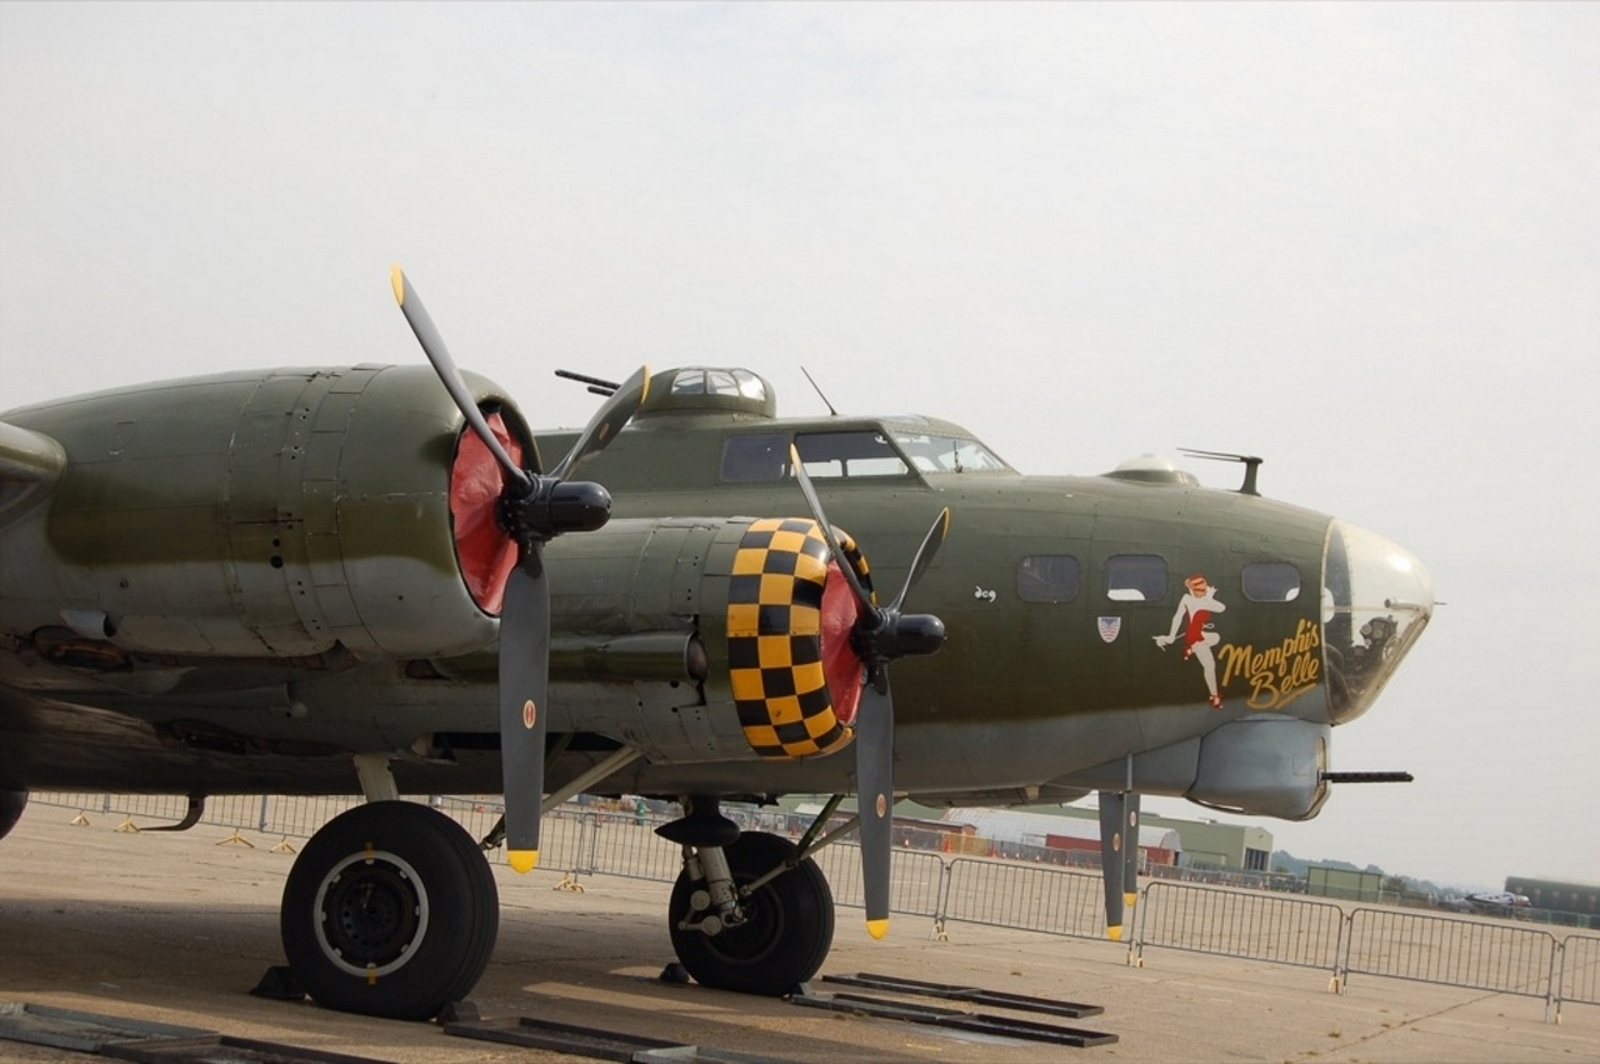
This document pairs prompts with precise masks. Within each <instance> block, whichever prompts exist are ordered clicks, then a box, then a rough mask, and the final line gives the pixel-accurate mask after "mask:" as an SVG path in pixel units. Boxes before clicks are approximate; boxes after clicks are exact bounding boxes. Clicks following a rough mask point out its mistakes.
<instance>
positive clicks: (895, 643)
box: [872, 613, 944, 661]
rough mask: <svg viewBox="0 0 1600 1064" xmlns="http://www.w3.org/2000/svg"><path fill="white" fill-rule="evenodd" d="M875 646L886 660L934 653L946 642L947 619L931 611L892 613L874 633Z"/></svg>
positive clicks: (877, 654) (880, 656)
mask: <svg viewBox="0 0 1600 1064" xmlns="http://www.w3.org/2000/svg"><path fill="white" fill-rule="evenodd" d="M872 644H873V650H874V652H875V653H876V656H877V657H878V658H880V659H883V660H885V661H893V660H895V659H896V658H906V657H912V656H914V655H923V654H933V653H936V652H937V651H938V650H939V648H940V647H942V646H944V622H943V621H941V620H940V619H939V618H937V617H935V616H934V615H933V614H931V613H906V614H901V615H899V616H896V617H891V618H889V620H888V623H887V624H884V625H883V626H882V627H880V628H878V629H877V630H876V631H875V632H873V633H872Z"/></svg>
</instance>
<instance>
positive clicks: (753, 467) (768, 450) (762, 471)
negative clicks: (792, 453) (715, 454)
mask: <svg viewBox="0 0 1600 1064" xmlns="http://www.w3.org/2000/svg"><path fill="white" fill-rule="evenodd" d="M788 467H789V437H788V436H787V435H785V434H782V433H767V432H764V433H760V434H758V435H752V436H729V437H728V438H727V440H726V441H724V442H723V444H722V479H723V480H724V481H732V482H735V483H748V482H751V481H757V480H782V479H783V476H784V474H785V473H787V472H788Z"/></svg>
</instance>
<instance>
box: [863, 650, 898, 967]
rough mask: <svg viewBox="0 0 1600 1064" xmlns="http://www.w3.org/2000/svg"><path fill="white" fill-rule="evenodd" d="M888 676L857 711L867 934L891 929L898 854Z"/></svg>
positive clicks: (868, 691) (865, 695) (869, 690)
mask: <svg viewBox="0 0 1600 1064" xmlns="http://www.w3.org/2000/svg"><path fill="white" fill-rule="evenodd" d="M888 687H889V684H888V679H887V677H885V679H884V686H883V691H882V692H881V693H880V692H879V690H878V689H877V688H876V687H873V686H872V685H871V684H869V685H867V687H866V689H865V690H863V691H862V692H861V705H860V707H859V708H858V709H857V710H856V809H857V810H858V811H859V812H860V814H861V829H860V832H861V885H862V890H863V892H864V893H865V894H866V903H867V933H868V934H870V935H871V936H872V937H873V938H882V937H883V936H884V935H886V934H888V933H889V879H890V876H889V863H890V860H891V859H892V858H893V855H894V833H893V831H892V830H891V828H892V827H893V826H894V811H893V810H894V700H893V699H892V698H891V697H890V695H889V690H888Z"/></svg>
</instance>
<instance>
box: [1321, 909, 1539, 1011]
mask: <svg viewBox="0 0 1600 1064" xmlns="http://www.w3.org/2000/svg"><path fill="white" fill-rule="evenodd" d="M1349 926H1350V935H1349V939H1348V944H1347V946H1346V949H1345V958H1344V963H1343V965H1342V975H1343V978H1344V981H1345V982H1346V983H1348V982H1349V979H1350V976H1352V975H1381V976H1384V977H1386V978H1389V979H1409V980H1412V981H1413V982H1420V983H1439V984H1442V985H1445V986H1462V987H1468V988H1470V989H1473V990H1491V991H1493V992H1495V993H1497V994H1519V995H1522V996H1524V997H1537V998H1543V999H1544V1000H1545V1002H1546V1003H1547V1004H1548V1003H1549V1002H1550V1001H1551V997H1552V994H1553V992H1554V986H1555V982H1556V971H1557V969H1556V959H1557V949H1556V939H1555V936H1554V935H1552V934H1550V932H1548V931H1542V930H1539V929H1537V928H1531V927H1517V926H1515V925H1513V924H1502V923H1490V922H1488V921H1482V920H1457V919H1453V918H1451V917H1448V916H1432V915H1428V914H1426V913H1415V912H1402V911H1400V910H1396V909H1371V908H1365V907H1363V908H1357V909H1354V910H1352V911H1351V912H1350V915H1349Z"/></svg>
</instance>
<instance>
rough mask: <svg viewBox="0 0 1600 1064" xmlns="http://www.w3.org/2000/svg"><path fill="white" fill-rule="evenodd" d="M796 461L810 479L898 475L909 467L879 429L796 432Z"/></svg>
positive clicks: (906, 471)
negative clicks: (803, 466)
mask: <svg viewBox="0 0 1600 1064" xmlns="http://www.w3.org/2000/svg"><path fill="white" fill-rule="evenodd" d="M794 445H795V447H796V448H797V449H798V450H799V452H800V461H801V462H802V463H804V465H805V467H806V473H808V474H809V475H810V476H811V477H812V478H813V479H818V480H820V479H826V478H831V477H900V476H906V475H907V474H909V473H910V472H911V470H910V469H909V468H908V467H907V466H906V463H905V459H903V458H901V457H900V453H899V452H898V451H896V450H895V449H894V447H893V446H891V445H890V443H889V441H888V440H887V439H885V438H884V435H883V433H881V432H870V431H868V432H817V433H810V434H804V435H800V436H796V437H795V439H794Z"/></svg>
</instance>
